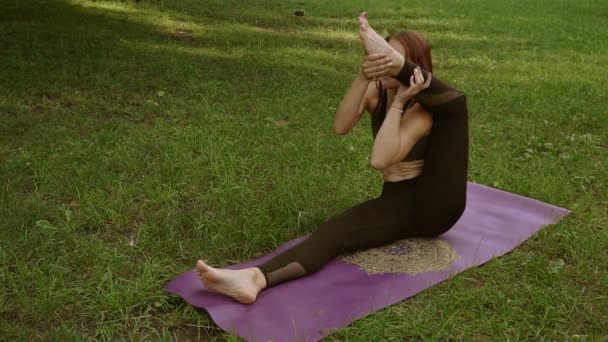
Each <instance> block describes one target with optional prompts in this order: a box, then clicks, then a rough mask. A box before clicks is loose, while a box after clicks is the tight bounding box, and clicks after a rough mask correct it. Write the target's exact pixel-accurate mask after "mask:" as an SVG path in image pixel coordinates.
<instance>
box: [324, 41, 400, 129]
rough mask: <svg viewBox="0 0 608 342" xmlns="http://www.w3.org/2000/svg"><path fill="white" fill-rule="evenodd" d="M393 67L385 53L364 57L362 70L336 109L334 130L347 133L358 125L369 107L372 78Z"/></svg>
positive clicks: (383, 73)
mask: <svg viewBox="0 0 608 342" xmlns="http://www.w3.org/2000/svg"><path fill="white" fill-rule="evenodd" d="M391 67H392V61H391V59H390V58H387V57H386V54H385V53H376V54H370V55H366V56H365V57H364V60H363V66H362V69H361V72H360V73H359V75H358V76H357V78H356V79H355V80H354V81H353V84H352V85H351V87H350V89H348V91H347V92H346V95H344V98H343V99H342V102H340V106H339V107H338V110H337V111H336V119H335V120H334V131H335V132H336V133H337V134H341V135H343V134H346V133H348V132H350V130H351V129H352V128H353V127H355V125H357V123H358V122H359V120H361V116H362V115H363V113H364V112H365V109H367V108H369V104H368V102H367V101H368V99H369V93H368V90H370V82H371V80H372V79H373V78H374V77H377V76H380V75H385V74H386V72H387V71H388V70H389V69H390V68H391Z"/></svg>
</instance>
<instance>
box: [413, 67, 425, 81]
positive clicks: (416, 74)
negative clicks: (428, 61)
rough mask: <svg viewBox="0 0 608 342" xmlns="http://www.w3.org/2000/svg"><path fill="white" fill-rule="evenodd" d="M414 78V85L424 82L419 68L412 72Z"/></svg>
mask: <svg viewBox="0 0 608 342" xmlns="http://www.w3.org/2000/svg"><path fill="white" fill-rule="evenodd" d="M414 78H415V79H416V83H422V82H424V77H422V71H420V68H416V70H414Z"/></svg>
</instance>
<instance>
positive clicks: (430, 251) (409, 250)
mask: <svg viewBox="0 0 608 342" xmlns="http://www.w3.org/2000/svg"><path fill="white" fill-rule="evenodd" d="M338 259H340V260H342V261H344V262H347V263H349V264H355V265H359V266H361V268H363V269H364V270H365V271H366V272H367V273H368V274H379V273H407V274H411V275H416V274H420V273H425V272H437V271H445V270H448V269H449V268H450V265H451V264H452V261H454V260H458V259H460V256H459V255H458V254H456V251H455V250H454V247H453V246H452V245H451V244H450V243H449V242H448V241H446V240H441V239H401V240H397V241H395V242H392V243H390V244H387V245H384V246H380V247H374V248H370V249H366V250H362V251H357V252H352V253H347V254H344V255H341V256H339V257H338Z"/></svg>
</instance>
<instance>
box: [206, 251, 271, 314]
mask: <svg viewBox="0 0 608 342" xmlns="http://www.w3.org/2000/svg"><path fill="white" fill-rule="evenodd" d="M196 271H197V272H198V275H199V276H200V277H201V280H202V281H203V284H204V285H205V287H206V288H208V289H209V290H212V291H215V292H218V293H221V294H224V295H227V296H229V297H232V298H234V299H236V300H237V301H238V302H241V303H243V304H251V303H254V302H255V299H256V297H257V295H258V293H259V292H260V291H261V290H262V289H263V288H264V287H266V280H265V279H264V275H263V274H262V272H261V271H260V270H259V269H258V268H256V267H250V268H245V269H242V270H230V269H220V268H213V267H211V266H209V265H207V264H205V263H204V262H203V261H202V260H198V261H197V262H196ZM260 277H261V278H260Z"/></svg>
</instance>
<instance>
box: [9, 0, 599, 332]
mask: <svg viewBox="0 0 608 342" xmlns="http://www.w3.org/2000/svg"><path fill="white" fill-rule="evenodd" d="M0 5H1V7H0V8H3V11H1V12H0V47H2V48H1V49H0V75H1V76H2V77H0V179H1V180H2V183H1V184H2V190H1V192H0V196H1V197H0V198H1V200H2V203H3V205H2V206H0V217H2V220H0V234H1V236H2V239H1V240H0V288H1V289H2V291H0V331H1V332H2V336H3V338H7V339H9V340H15V339H17V340H31V339H44V340H47V339H51V340H52V339H60V340H64V339H81V338H94V339H116V338H130V339H142V338H149V339H152V340H155V339H167V340H197V339H200V340H206V339H220V340H223V339H232V340H234V339H235V338H234V337H233V336H230V335H227V334H224V333H223V332H222V331H221V330H219V329H218V328H217V326H215V325H214V324H213V322H212V321H211V320H210V319H209V317H208V315H207V314H205V313H203V312H200V311H197V310H195V309H193V308H191V307H190V306H189V305H186V304H184V303H183V301H182V300H180V299H178V298H175V297H172V296H169V295H167V294H166V293H164V292H163V290H162V286H163V285H164V284H166V283H167V282H168V281H169V280H171V279H173V278H174V277H175V276H177V275H178V274H180V273H181V272H183V271H186V270H187V269H189V268H191V267H193V265H194V261H195V260H196V258H198V257H201V256H203V257H204V258H205V259H206V260H207V261H208V262H209V263H210V264H212V265H214V266H225V265H229V264H233V263H237V262H242V261H245V260H249V259H252V258H255V257H259V256H262V255H264V254H266V253H268V252H270V251H272V250H274V249H275V248H276V247H277V246H278V245H280V244H282V243H283V242H285V241H287V240H289V239H292V238H295V237H298V236H301V235H303V234H305V233H308V232H312V231H314V229H315V228H316V226H318V224H319V223H321V222H323V221H324V220H326V219H327V218H328V217H329V216H331V215H334V214H335V213H338V212H339V211H341V210H343V209H345V208H347V207H349V206H352V205H354V204H356V203H359V202H361V201H363V200H365V199H367V198H371V197H373V196H377V195H378V194H379V190H380V186H381V183H382V178H381V175H380V174H379V173H378V172H377V171H375V170H373V169H371V168H370V167H369V166H368V164H369V153H370V151H371V142H372V138H371V127H370V125H369V121H368V119H364V120H362V121H361V123H360V125H359V126H358V127H356V128H355V130H354V131H353V132H352V133H351V134H350V135H348V136H347V137H339V136H336V135H334V134H333V133H332V130H331V127H332V125H331V124H332V122H333V116H334V112H335V109H336V107H337V105H338V103H339V101H340V99H341V96H342V95H343V93H344V91H345V90H346V89H347V87H348V85H349V84H350V82H351V81H352V79H353V78H354V76H355V74H356V72H357V70H358V67H359V65H360V60H361V48H360V45H359V43H358V40H357V36H356V24H355V21H354V18H355V17H356V15H357V14H358V13H359V12H360V11H361V10H368V11H369V12H370V17H371V20H373V21H372V23H373V24H375V25H376V26H377V27H379V28H381V29H385V30H387V32H389V31H392V30H394V29H399V28H412V29H416V30H419V31H421V32H423V33H424V34H425V35H426V36H427V37H428V38H429V40H430V41H431V43H432V44H433V47H434V50H433V53H434V56H433V57H434V64H435V66H434V67H435V69H436V72H435V74H436V75H437V77H440V78H442V79H445V80H447V81H449V82H450V83H452V84H454V85H455V86H457V87H458V88H460V89H462V90H463V91H464V92H465V93H466V94H467V98H468V101H469V105H470V112H471V122H470V124H471V168H470V180H471V181H475V182H478V183H482V184H486V185H490V186H493V187H496V188H499V189H503V190H506V191H511V192H515V193H518V194H521V195H524V196H529V197H533V198H536V199H539V200H542V201H546V202H549V203H552V204H555V205H559V206H562V207H566V208H569V209H571V210H573V214H571V215H570V216H569V217H567V218H566V219H564V220H563V221H562V222H560V223H559V224H557V225H554V226H551V227H548V228H546V229H544V230H542V231H541V232H540V233H538V234H537V235H535V236H534V237H532V238H531V239H530V240H529V241H527V242H526V243H524V244H523V245H522V246H520V247H518V248H517V249H516V250H515V251H514V252H512V253H510V254H509V255H507V256H504V257H501V258H498V259H495V260H492V261H491V262H489V263H488V264H486V265H484V266H483V267H479V268H475V269H471V270H468V271H466V272H465V273H463V274H461V275H459V276H457V277H454V278H453V279H451V280H449V281H447V282H445V283H442V284H440V285H438V286H435V287H433V288H431V289H428V290H427V291H424V292H423V293H421V294H419V295H417V296H415V297H413V298H411V299H409V300H407V301H405V302H403V303H400V304H398V305H393V306H391V307H389V308H386V309H385V310H382V311H379V312H376V313H373V314H371V315H369V316H367V317H365V318H363V319H360V320H358V321H356V322H354V323H353V324H352V325H351V326H349V327H348V328H345V329H343V330H341V331H339V332H337V333H335V334H333V335H330V336H329V337H328V338H327V340H337V341H338V340H346V339H353V340H385V339H390V338H393V339H394V338H396V337H397V338H403V339H408V338H410V339H446V338H452V339H463V340H494V339H507V338H510V339H513V340H518V339H522V340H523V339H526V340H527V339H535V340H536V339H542V338H545V339H547V340H563V339H586V340H602V339H603V338H606V337H607V336H608V332H607V330H606V322H605V321H606V317H608V298H607V295H608V293H607V292H608V291H607V288H608V266H607V264H606V262H605V258H606V254H605V251H606V247H608V231H607V230H606V229H605V228H606V222H608V210H607V208H608V205H607V204H608V201H607V196H606V191H607V190H608V186H607V183H606V178H607V176H608V172H607V171H606V169H607V166H608V165H607V163H608V156H607V152H606V151H607V148H608V143H607V141H608V139H607V138H608V133H607V132H608V124H607V123H606V119H607V117H606V108H605V105H606V103H608V99H607V94H608V86H607V85H606V83H605V81H606V77H605V71H604V68H603V65H605V64H606V62H608V60H607V59H608V58H607V57H606V55H605V53H604V52H605V51H606V48H607V47H608V46H607V45H608V30H606V29H605V28H604V26H603V25H602V24H603V22H604V21H605V20H604V18H605V17H606V15H607V14H608V10H607V9H606V7H605V6H604V5H603V3H602V2H601V1H585V2H583V3H580V4H579V3H576V4H575V3H573V2H569V1H555V2H552V3H551V6H547V5H546V4H545V3H544V2H542V1H530V2H526V3H523V2H518V1H486V2H452V1H437V2H433V3H427V2H424V1H408V3H407V4H404V3H403V2H401V1H389V0H386V1H382V2H373V3H372V2H365V1H338V2H332V3H331V4H330V3H326V2H321V1H309V2H304V6H303V7H304V8H305V9H306V15H305V16H304V17H303V18H298V17H295V16H293V15H291V14H290V12H291V11H293V10H294V9H297V8H299V7H300V6H301V3H300V2H295V1H286V2H283V1H263V2H262V1H252V2H247V3H245V4H244V3H241V2H237V1H229V2H226V1H204V2H200V1H189V0H182V1H173V2H165V1H143V3H133V2H126V1H125V2H120V1H84V0H74V1H49V2H45V3H44V4H41V3H38V2H34V1H22V2H9V1H2V2H1V3H0ZM565 18H567V19H565Z"/></svg>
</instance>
